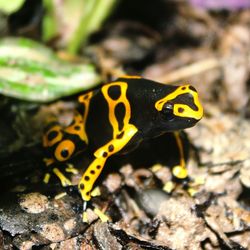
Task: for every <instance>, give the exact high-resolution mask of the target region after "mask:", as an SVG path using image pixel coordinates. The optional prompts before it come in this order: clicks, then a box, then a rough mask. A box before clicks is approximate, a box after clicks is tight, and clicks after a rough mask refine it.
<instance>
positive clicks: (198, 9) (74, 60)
mask: <svg viewBox="0 0 250 250" xmlns="http://www.w3.org/2000/svg"><path fill="white" fill-rule="evenodd" d="M124 74H132V75H141V76H142V77H144V78H148V79H152V80H155V81H158V82H161V83H165V84H184V83H190V84H192V85H194V86H195V88H196V89H197V90H198V93H199V96H200V99H201V101H202V103H203V105H204V112H205V114H204V118H203V119H202V120H201V122H199V123H198V124H197V126H195V127H194V128H192V129H189V130H188V131H187V134H188V136H189V138H190V141H191V144H192V145H193V151H195V152H196V153H195V152H193V154H192V155H191V158H190V162H189V164H188V168H189V173H190V176H191V177H192V178H193V179H194V180H197V182H194V193H195V194H197V196H195V195H194V196H192V197H191V198H190V197H189V196H187V195H186V194H184V195H183V193H181V192H182V191H180V190H178V191H173V193H174V195H173V197H174V198H173V197H172V198H171V199H172V200H171V202H172V203H171V202H170V203H169V204H172V206H171V205H169V207H167V208H165V210H164V211H173V213H174V211H175V212H180V211H183V213H184V212H185V211H187V213H186V214H182V216H183V217H181V218H182V220H180V221H179V219H178V218H179V217H178V216H179V215H178V216H177V215H176V220H174V219H173V218H175V217H174V216H173V214H164V216H166V218H168V219H169V220H172V219H173V220H172V221H171V223H172V225H174V227H173V228H172V229H171V226H169V225H170V224H171V223H170V224H169V225H167V226H166V225H165V227H163V226H162V225H163V224H164V223H163V222H162V221H161V220H160V219H159V217H157V216H156V217H154V219H155V220H154V222H155V221H157V218H158V219H159V220H158V222H159V221H160V222H159V224H157V223H155V224H154V223H152V221H150V222H149V218H148V217H146V219H145V217H142V218H143V219H140V220H139V222H138V221H136V222H135V221H133V219H132V218H134V217H136V218H137V216H138V213H135V214H136V215H135V214H133V216H134V217H133V216H132V215H131V216H130V217H129V216H128V217H126V218H127V219H124V217H123V220H125V221H126V223H128V224H130V226H131V228H133V230H134V231H133V233H134V234H133V235H136V236H138V235H140V237H141V236H142V235H143V236H144V237H145V238H144V239H141V238H140V237H138V238H136V240H132V238H129V237H128V238H126V237H125V236H124V234H121V232H120V231H119V232H118V231H115V229H113V231H112V232H113V233H114V235H115V237H116V239H117V238H119V237H120V238H119V239H120V241H121V242H123V244H125V243H126V242H127V243H126V244H128V242H130V243H131V242H133V244H135V246H137V247H141V248H136V249H145V248H143V246H147V247H148V248H147V249H250V234H249V228H250V219H249V218H250V214H249V211H250V209H249V208H250V203H249V202H250V200H249V195H250V192H249V190H250V123H249V119H250V101H249V97H250V0H155V1H145V0H36V1H34V0H11V1H4V0H0V114H1V117H0V173H1V174H0V186H1V190H0V193H1V195H2V196H4V194H6V193H7V192H9V191H10V190H12V189H13V188H14V187H16V186H18V187H20V186H21V187H22V188H23V185H24V184H25V185H30V184H29V183H31V182H32V183H39V180H41V178H42V174H41V171H40V169H41V168H42V167H43V163H42V157H43V150H42V147H41V137H42V131H43V127H44V124H45V122H46V119H47V117H48V116H50V115H52V114H53V115H56V116H57V117H58V119H59V121H60V122H61V123H62V124H64V125H65V124H68V123H69V121H70V120H71V118H72V113H73V110H74V108H75V107H76V99H77V98H76V97H77V95H79V93H81V92H83V91H87V90H89V89H91V88H94V87H96V86H98V84H103V83H105V82H107V81H110V80H114V79H116V78H117V77H119V76H120V75H124ZM194 149H195V150H194ZM197 155H198V156H197ZM197 159H198V160H197ZM143 173H145V172H143ZM147 173H148V172H147ZM164 174H166V173H164ZM161 176H162V175H161V174H160V172H159V176H158V177H159V179H161V178H162V177H161ZM167 176H168V177H163V179H161V180H162V181H163V182H164V181H166V180H167V181H168V180H169V179H171V174H170V173H167ZM124 178H125V177H124ZM144 178H145V179H147V178H148V175H146V177H145V176H144ZM168 178H169V179H168ZM125 179H126V178H125ZM22 188H21V189H20V190H23V189H22ZM18 190H19V189H18ZM24 190H26V189H25V188H24ZM140 195H141V193H140ZM146 195H148V194H146ZM7 196H8V193H7ZM180 197H181V198H180ZM183 197H184V198H183ZM187 197H189V198H187ZM8 198H9V197H7V199H5V200H0V205H1V207H2V206H5V205H6V204H8V208H9V207H11V206H13V205H12V204H13V203H10V204H9V203H6V200H8ZM15 199H16V198H15ZM15 199H14V201H13V202H15V201H16V200H15ZM150 200H151V198H150ZM158 202H159V200H157V201H154V200H152V202H151V203H155V204H158ZM151 203H150V204H151ZM144 206H145V207H148V206H149V204H147V203H146V205H145V204H144ZM1 207H0V212H1V211H2V210H1ZM177 208H178V209H177ZM196 208H197V209H198V208H199V209H198V210H197V209H196ZM8 211H9V210H8ZM190 211H195V213H196V215H197V217H196V215H195V216H194V212H190ZM130 212H131V211H130ZM137 212H138V211H137ZM188 212H190V214H188ZM6 213H7V212H6ZM13 213H14V214H15V212H13V211H12V212H11V213H10V214H11V215H12V216H9V214H8V213H7V214H8V216H9V217H8V216H7V215H6V214H5V213H3V214H1V213H0V228H1V230H3V232H4V233H3V232H2V231H1V230H0V248H1V246H2V247H6V246H8V247H9V246H13V245H14V246H15V247H13V248H8V249H33V248H32V246H33V245H37V248H34V249H53V248H42V247H44V245H45V244H49V243H53V242H57V241H62V242H63V240H65V239H66V238H67V237H68V238H70V237H73V236H72V235H74V233H68V234H67V237H66V238H60V240H54V239H50V241H49V243H48V241H44V240H41V239H40V238H39V237H40V236H41V235H40V236H39V237H37V238H36V241H35V240H33V241H32V243H31V245H29V246H31V247H30V248H29V247H27V248H21V246H23V244H24V242H26V243H27V241H26V240H27V239H26V238H27V237H26V236H27V235H26V236H25V235H24V233H23V232H25V233H27V232H29V233H31V232H33V231H36V233H37V232H38V231H39V230H38V229H37V227H35V226H34V227H31V226H30V225H29V226H27V227H25V230H26V231H25V230H24V231H23V228H22V230H21V229H15V230H14V231H13V228H9V227H8V226H6V225H7V224H8V220H9V219H10V217H14V215H13ZM169 213H170V212H169ZM5 215H6V217H4V216H5ZM158 215H159V214H158ZM144 216H145V214H144ZM161 216H162V214H161ZM168 216H169V217H168ZM6 218H7V219H6ZM20 218H21V219H20ZM20 218H19V219H17V221H14V222H13V223H14V224H15V225H17V224H19V223H20V221H21V220H23V217H20ZM161 218H162V217H161ZM29 219H30V218H29ZM29 219H27V218H26V219H25V220H29ZM50 219H51V218H50ZM19 220H20V221H19ZM6 221H7V223H6ZM131 221H133V222H134V224H133V223H132V222H131ZM145 221H146V222H147V223H148V224H147V225H145V224H146V222H145ZM50 222H51V221H50ZM184 222H185V223H186V224H185V223H184ZM32 223H34V224H35V223H36V222H35V221H32ZM150 223H151V224H150ZM142 224H143V226H144V227H143V226H142ZM149 225H150V226H149ZM25 226H26V225H25ZM123 226H124V225H123ZM141 226H142V227H141ZM161 227H163V228H161ZM27 228H28V229H27ZM34 228H35V229H34ZM121 228H122V229H123V230H124V231H123V232H126V233H128V232H130V231H129V230H128V229H127V228H126V227H125V226H124V227H122V226H121ZM131 228H130V229H131ZM156 228H157V230H158V229H159V228H161V230H162V231H161V230H160V229H159V231H157V230H156ZM183 228H184V229H183ZM190 228H195V230H194V231H192V230H189V229H190ZM99 229H100V228H98V230H99ZM177 229H180V230H183V231H184V232H185V233H183V234H178V230H177ZM198 229H199V230H200V231H199V230H198ZM93 230H97V229H96V228H95V229H93ZM100 230H101V229H100ZM102 230H104V229H103V228H102ZM105 230H108V229H107V228H105ZM105 230H104V231H105ZM154 230H155V231H154ZM82 231H83V229H82V228H81V226H79V228H77V229H76V231H75V232H78V233H79V232H82ZM156 231H157V232H158V233H155V232H156ZM39 232H40V231H39ZM43 232H44V231H43ZM98 232H99V231H98ZM105 232H106V231H105ZM135 232H136V233H135ZM175 232H177V233H176V234H175ZM102 233H103V231H102V232H100V235H102ZM154 233H155V234H154ZM93 234H94V235H95V237H96V238H95V240H96V241H98V242H102V241H103V239H102V238H101V237H99V236H97V235H98V234H95V233H93ZM16 235H18V237H19V236H20V235H21V236H20V237H19V238H18V237H17V236H16ZM28 235H29V234H28ZM89 235H92V234H91V233H89ZM103 235H105V234H104V233H103ZM121 235H122V236H121ZM164 235H168V236H169V235H171V237H167V238H168V239H166V236H164ZM179 235H181V238H178V237H179ZM197 235H200V237H198V236H197ZM14 236H15V237H14ZM74 236H75V235H74ZM92 236H93V235H92ZM92 236H91V237H92ZM196 236H197V237H196ZM13 237H14V238H13ZM25 237H26V238H25ZM29 237H30V236H28V238H29ZM98 237H99V238H98ZM109 237H111V236H110V235H109V236H108V237H107V238H108V239H109V240H110V241H111V242H112V240H113V238H112V237H111V238H109ZM104 238H105V237H104ZM1 239H3V240H2V241H1ZM6 239H8V240H7V241H6ZM77 239H78V240H79V238H77ZM145 239H146V241H147V243H145V242H144V241H140V240H145ZM183 239H184V240H183ZM53 240H54V241H53ZM138 240H139V241H138ZM154 240H155V241H154ZM3 242H5V243H6V242H8V243H6V244H5V243H3ZM138 242H139V243H138ZM150 242H153V243H150ZM1 244H2V245H1ZM4 244H5V245H4ZM55 244H57V245H56V247H58V248H54V249H71V248H69V245H67V246H66V248H63V246H62V244H61V243H55ZM72 244H73V243H72ZM74 244H76V243H74ZM81 244H82V246H83V248H82V249H87V248H84V246H85V247H86V246H87V245H84V244H88V243H86V242H85V241H84V240H82V239H81ZM117 244H118V243H117ZM133 244H132V245H133ZM136 244H137V245H136ZM143 244H146V245H143ZM147 244H149V245H147ZM150 244H151V245H150ZM42 245H43V246H42ZM90 245H91V244H90ZM25 246H28V245H25ZM72 246H73V245H72ZM91 246H92V245H91ZM116 246H117V249H119V246H118V245H116ZM163 246H164V247H166V248H161V247H163ZM38 247H40V248H38ZM150 247H151V248H150ZM157 247H158V248H157ZM6 249H7V248H6ZM72 249H77V248H76V247H75V248H74V247H72ZM93 249H112V248H105V247H104V248H98V247H96V248H93ZM128 249H132V248H128Z"/></svg>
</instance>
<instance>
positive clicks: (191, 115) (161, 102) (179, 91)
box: [155, 85, 203, 120]
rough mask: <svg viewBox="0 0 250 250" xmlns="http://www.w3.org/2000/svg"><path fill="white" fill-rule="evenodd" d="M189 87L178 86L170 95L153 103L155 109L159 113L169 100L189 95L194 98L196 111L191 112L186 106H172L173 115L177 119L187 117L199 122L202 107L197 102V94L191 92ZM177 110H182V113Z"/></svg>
mask: <svg viewBox="0 0 250 250" xmlns="http://www.w3.org/2000/svg"><path fill="white" fill-rule="evenodd" d="M189 86H190V85H185V86H180V87H178V88H177V89H176V90H175V91H174V92H172V93H171V94H169V95H167V96H165V97H164V98H162V99H160V100H158V101H157V102H156V103H155V108H156V109H157V110H158V111H161V110H162V108H163V105H164V104H165V103H166V102H168V101H171V100H174V99H175V98H176V97H177V96H179V95H182V94H188V93H189V94H191V95H192V96H193V98H194V104H195V106H196V107H197V109H198V110H197V111H195V110H193V109H192V108H190V107H189V106H188V105H186V104H178V103H177V104H174V115H176V116H179V117H188V118H194V119H196V120H200V119H201V118H202V116H203V107H202V105H201V103H200V101H199V98H198V93H197V92H196V91H193V90H192V89H190V88H189ZM179 109H183V111H182V112H179Z"/></svg>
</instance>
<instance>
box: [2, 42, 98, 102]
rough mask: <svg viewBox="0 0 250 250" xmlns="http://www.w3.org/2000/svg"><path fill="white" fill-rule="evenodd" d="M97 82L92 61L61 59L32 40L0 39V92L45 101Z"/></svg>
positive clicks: (88, 86) (24, 98)
mask: <svg viewBox="0 0 250 250" xmlns="http://www.w3.org/2000/svg"><path fill="white" fill-rule="evenodd" d="M98 82H99V77H98V75H97V73H96V72H95V68H94V66H93V65H91V64H87V63H84V64H83V63H82V64H73V63H69V62H65V61H62V60H60V59H59V58H58V57H57V56H56V55H55V54H54V52H53V51H52V50H50V49H48V48H47V47H45V46H43V45H41V44H39V43H37V42H34V41H32V40H28V39H24V38H6V39H2V40H0V93H1V94H4V95H7V96H11V97H15V98H19V99H22V100H28V101H36V102H48V101H52V100H55V99H58V98H60V97H63V96H68V95H71V94H74V93H77V92H80V91H83V90H87V89H89V88H91V87H93V86H94V85H96V84H97V83H98Z"/></svg>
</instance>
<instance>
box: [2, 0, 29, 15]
mask: <svg viewBox="0 0 250 250" xmlns="http://www.w3.org/2000/svg"><path fill="white" fill-rule="evenodd" d="M24 1H25V0H11V1H6V0H0V10H1V11H2V12H3V13H5V14H8V15H9V14H12V13H14V12H16V11H18V10H19V9H20V8H21V6H22V5H23V3H24Z"/></svg>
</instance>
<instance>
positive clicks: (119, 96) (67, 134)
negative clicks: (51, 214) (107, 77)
mask: <svg viewBox="0 0 250 250" xmlns="http://www.w3.org/2000/svg"><path fill="white" fill-rule="evenodd" d="M79 102H80V105H81V107H82V109H83V110H82V111H80V112H76V116H75V118H74V121H73V122H72V124H71V125H69V126H68V127H66V128H64V129H63V128H62V127H61V126H60V125H59V124H58V123H52V124H51V125H49V126H48V128H47V131H46V133H45V135H44V140H43V143H44V146H45V148H46V149H47V158H46V159H45V162H46V165H47V166H51V167H52V169H53V172H54V173H55V174H56V175H57V176H58V177H59V178H60V180H61V182H62V184H63V185H70V181H69V180H68V179H67V178H66V177H65V176H64V175H63V174H62V173H61V172H60V170H59V168H56V167H54V165H55V163H57V162H66V161H67V160H69V159H70V158H71V157H73V156H74V155H76V154H77V153H79V152H82V151H84V150H86V148H88V151H90V152H93V161H92V162H91V164H90V165H89V166H88V168H87V169H86V171H85V173H84V174H83V176H82V178H81V180H80V182H79V185H78V188H79V192H80V194H81V196H82V198H83V200H84V201H89V200H90V198H91V195H90V193H91V190H92V188H93V185H94V183H95V181H96V179H97V178H98V176H99V175H100V173H101V171H102V169H103V167H104V165H105V162H106V160H107V159H108V158H109V157H110V156H111V155H114V154H120V153H121V154H122V153H123V154H125V153H128V152H130V151H132V150H133V149H135V148H136V147H137V146H139V145H140V143H141V142H142V141H145V140H147V139H152V138H155V137H159V136H161V135H164V134H165V133H166V132H177V131H179V130H182V129H185V128H188V127H192V126H193V125H195V124H196V122H198V121H199V120H200V119H201V118H202V115H203V108H202V106H201V104H200V102H199V100H198V94H197V92H196V90H195V89H194V88H193V87H192V86H189V85H185V86H172V85H163V84H160V83H157V82H154V81H150V80H147V79H143V78H141V77H137V76H125V77H122V78H119V79H118V80H117V81H115V82H111V83H108V84H105V85H103V86H102V87H100V88H98V89H95V90H93V91H90V92H88V93H86V94H84V95H82V96H80V97H79ZM175 136H176V140H177V144H178V146H179V150H180V156H181V158H183V152H182V151H183V150H182V148H181V142H180V141H179V138H178V135H177V134H176V133H175ZM180 169H182V170H185V166H184V162H183V159H181V162H180V166H179V168H178V169H177V170H176V171H175V173H179V172H180ZM69 171H70V170H69ZM184 172H185V171H184ZM185 175H186V172H185V173H184V174H183V173H182V174H180V177H181V178H182V177H183V176H184V177H185ZM177 177H178V174H177Z"/></svg>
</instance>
